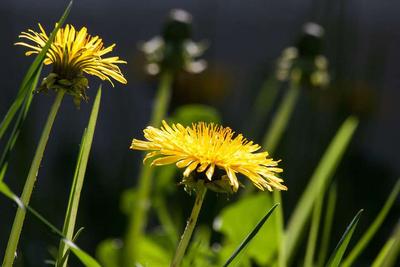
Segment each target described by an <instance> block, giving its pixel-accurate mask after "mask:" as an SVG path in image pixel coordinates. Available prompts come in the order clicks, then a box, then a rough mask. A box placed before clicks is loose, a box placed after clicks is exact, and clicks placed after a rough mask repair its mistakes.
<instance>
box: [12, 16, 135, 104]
mask: <svg viewBox="0 0 400 267" xmlns="http://www.w3.org/2000/svg"><path fill="white" fill-rule="evenodd" d="M39 29H40V31H39V32H36V31H34V30H31V29H29V30H28V31H27V32H22V33H21V34H20V35H19V38H23V39H27V40H29V41H31V42H33V44H29V43H26V42H17V43H15V44H16V45H21V46H25V47H28V48H29V49H30V50H28V51H27V52H26V53H25V55H27V56H30V55H32V54H38V53H39V52H40V51H41V50H42V49H43V47H44V46H45V45H46V42H47V41H48V40H49V37H48V36H47V34H46V32H45V30H44V29H43V27H42V25H40V23H39ZM114 47H115V44H112V45H110V46H108V47H104V45H103V40H102V39H101V38H100V37H99V36H90V35H89V34H88V33H87V29H86V27H83V28H82V29H80V30H79V31H77V30H75V28H74V26H72V25H66V26H65V27H64V28H61V29H59V30H58V32H57V34H56V36H55V39H54V41H53V43H52V44H51V46H50V48H49V50H48V52H47V54H46V58H45V59H44V61H43V62H44V64H45V65H53V70H52V72H51V73H50V74H49V75H48V76H47V77H46V78H45V79H44V80H43V83H42V85H41V87H40V90H45V91H47V90H49V89H52V90H56V91H57V90H60V89H63V90H65V91H66V93H68V94H70V95H72V96H73V98H74V102H75V103H76V104H77V105H79V103H80V101H81V99H84V100H86V99H87V96H86V89H87V88H88V80H87V78H86V77H85V76H84V73H87V74H90V75H94V76H97V77H99V78H100V79H102V80H107V81H109V82H110V83H111V84H112V86H114V84H113V82H112V81H111V79H110V78H113V79H115V80H116V81H118V82H120V83H123V84H126V83H127V81H126V79H125V78H124V75H123V74H122V72H121V70H120V68H119V67H118V66H117V65H116V64H122V63H126V61H123V60H120V59H119V57H104V55H106V54H108V53H110V52H111V51H112V50H113V48H114Z"/></svg>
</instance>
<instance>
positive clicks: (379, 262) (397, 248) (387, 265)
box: [372, 223, 400, 267]
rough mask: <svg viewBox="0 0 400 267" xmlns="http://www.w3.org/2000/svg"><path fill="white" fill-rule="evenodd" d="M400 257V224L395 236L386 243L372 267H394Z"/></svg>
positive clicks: (394, 233)
mask: <svg viewBox="0 0 400 267" xmlns="http://www.w3.org/2000/svg"><path fill="white" fill-rule="evenodd" d="M399 255H400V223H398V224H397V226H396V228H395V230H394V232H393V234H392V235H391V236H390V237H389V239H388V240H387V241H386V243H385V245H384V246H383V248H382V249H381V251H380V252H379V254H378V256H377V257H376V259H375V260H374V262H373V263H372V267H393V266H394V265H395V263H396V259H397V257H398V256H399Z"/></svg>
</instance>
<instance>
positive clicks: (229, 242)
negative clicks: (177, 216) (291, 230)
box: [214, 192, 277, 266]
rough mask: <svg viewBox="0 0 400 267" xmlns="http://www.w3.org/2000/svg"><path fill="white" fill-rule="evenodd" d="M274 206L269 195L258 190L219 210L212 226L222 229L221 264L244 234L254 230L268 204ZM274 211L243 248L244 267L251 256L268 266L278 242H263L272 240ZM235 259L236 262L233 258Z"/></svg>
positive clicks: (274, 221) (274, 219) (241, 264)
mask: <svg viewBox="0 0 400 267" xmlns="http://www.w3.org/2000/svg"><path fill="white" fill-rule="evenodd" d="M272 205H273V201H272V196H271V195H270V194H268V193H265V192H261V193H257V194H252V195H246V196H244V197H242V198H241V199H239V200H238V201H236V202H235V203H233V204H231V205H229V206H228V207H226V208H225V209H223V210H222V212H221V214H220V215H219V216H218V217H217V218H216V219H215V221H214V228H215V230H216V231H219V232H221V233H222V234H223V235H224V237H223V241H222V244H221V245H222V248H221V251H220V253H219V256H220V258H221V265H222V264H223V263H224V262H225V261H226V259H228V258H229V257H230V256H231V254H232V251H234V250H235V249H236V248H237V246H238V244H240V243H241V242H242V241H243V240H244V239H245V237H246V236H247V235H248V233H250V232H251V231H252V230H253V227H254V225H256V224H257V223H258V222H259V220H260V217H261V215H262V214H264V213H265V209H266V208H267V207H271V206H272ZM275 216H276V214H275V213H274V214H272V216H271V218H270V219H269V220H268V221H267V222H266V223H265V226H264V227H262V228H261V230H260V231H259V233H258V235H257V236H256V237H255V238H254V239H253V240H252V242H251V243H250V244H249V245H248V249H246V250H245V251H244V252H243V253H241V255H240V266H246V262H249V260H250V259H252V260H254V261H255V262H257V264H259V265H267V264H268V263H269V262H270V261H271V260H272V258H273V256H274V254H275V252H276V250H277V248H276V244H277V242H266V240H275V238H277V237H276V233H275V223H276V218H275ZM235 262H236V261H235Z"/></svg>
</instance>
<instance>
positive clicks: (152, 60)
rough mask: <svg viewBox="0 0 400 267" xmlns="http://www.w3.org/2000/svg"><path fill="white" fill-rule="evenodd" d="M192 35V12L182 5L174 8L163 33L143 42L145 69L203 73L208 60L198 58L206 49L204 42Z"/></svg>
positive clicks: (157, 71)
mask: <svg viewBox="0 0 400 267" xmlns="http://www.w3.org/2000/svg"><path fill="white" fill-rule="evenodd" d="M191 36H192V15H191V14H190V13H188V12H186V11H185V10H182V9H173V10H171V12H170V14H169V16H168V18H167V21H166V22H165V25H164V28H163V32H162V36H155V37H153V38H152V39H151V40H149V41H147V42H145V43H142V44H141V45H140V49H141V50H142V51H143V53H144V54H145V57H146V61H147V62H146V71H147V72H148V73H149V74H151V75H156V74H158V73H160V72H162V71H165V70H168V71H172V72H177V71H180V70H185V71H187V72H189V73H200V72H202V71H204V70H205V69H206V67H207V62H206V61H205V60H203V59H198V58H199V57H200V56H201V55H202V54H203V53H204V51H205V50H206V48H207V44H206V43H205V42H194V41H192V40H191Z"/></svg>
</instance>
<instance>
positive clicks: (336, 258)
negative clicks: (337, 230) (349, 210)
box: [326, 210, 363, 267]
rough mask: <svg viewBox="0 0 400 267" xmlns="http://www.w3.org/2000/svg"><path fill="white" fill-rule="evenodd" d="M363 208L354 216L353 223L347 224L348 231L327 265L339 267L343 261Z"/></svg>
mask: <svg viewBox="0 0 400 267" xmlns="http://www.w3.org/2000/svg"><path fill="white" fill-rule="evenodd" d="M362 212H363V210H360V211H359V212H357V214H356V216H355V217H354V218H353V220H352V221H351V223H350V224H349V225H348V226H347V229H346V231H345V232H344V234H343V236H342V238H341V239H340V241H339V243H338V244H337V246H336V248H335V250H334V251H333V253H332V255H331V257H330V258H329V261H328V263H327V265H326V266H328V267H338V266H339V265H340V263H341V261H342V257H343V255H344V253H345V252H346V248H347V246H348V244H349V242H350V239H351V237H352V235H353V233H354V230H355V229H356V227H357V223H358V221H359V220H360V216H361V213H362Z"/></svg>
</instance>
